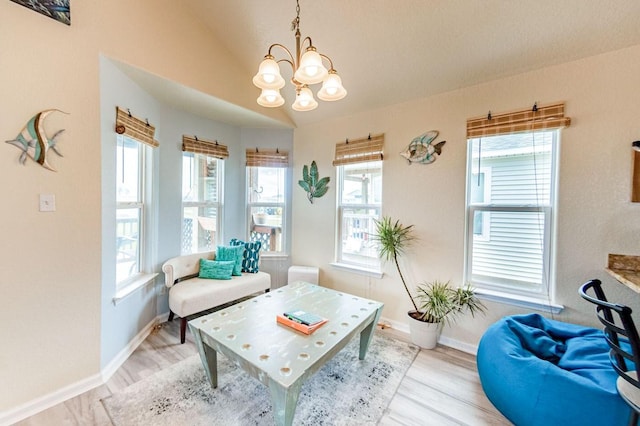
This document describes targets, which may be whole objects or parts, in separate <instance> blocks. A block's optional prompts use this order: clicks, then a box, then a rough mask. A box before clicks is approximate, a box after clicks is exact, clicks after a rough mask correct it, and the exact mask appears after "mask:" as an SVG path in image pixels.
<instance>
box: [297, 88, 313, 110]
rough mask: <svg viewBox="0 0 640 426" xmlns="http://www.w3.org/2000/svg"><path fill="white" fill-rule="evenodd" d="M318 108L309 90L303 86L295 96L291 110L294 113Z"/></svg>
mask: <svg viewBox="0 0 640 426" xmlns="http://www.w3.org/2000/svg"><path fill="white" fill-rule="evenodd" d="M317 107H318V101H316V100H315V99H314V98H313V93H312V92H311V89H309V88H308V87H306V86H304V87H302V88H301V89H300V90H299V91H298V94H297V95H296V101H295V102H294V103H293V105H292V106H291V108H293V109H294V110H296V111H311V110H314V109H316V108H317Z"/></svg>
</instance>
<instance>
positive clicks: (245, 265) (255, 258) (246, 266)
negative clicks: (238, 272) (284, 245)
mask: <svg viewBox="0 0 640 426" xmlns="http://www.w3.org/2000/svg"><path fill="white" fill-rule="evenodd" d="M229 244H230V245H232V246H244V253H243V255H242V272H249V273H251V274H255V273H256V272H258V271H259V270H260V269H259V264H260V247H262V243H261V242H260V241H251V242H248V243H245V242H244V241H242V240H238V239H237V238H233V239H231V242H230V243H229Z"/></svg>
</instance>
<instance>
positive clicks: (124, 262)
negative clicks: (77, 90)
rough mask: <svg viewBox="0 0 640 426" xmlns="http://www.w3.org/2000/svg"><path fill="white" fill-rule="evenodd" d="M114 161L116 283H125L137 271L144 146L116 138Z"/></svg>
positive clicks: (142, 212) (141, 233)
mask: <svg viewBox="0 0 640 426" xmlns="http://www.w3.org/2000/svg"><path fill="white" fill-rule="evenodd" d="M117 142H118V144H117V150H116V152H117V160H116V248H117V252H116V282H117V284H118V287H120V286H121V285H123V284H126V283H128V282H129V281H131V280H132V279H133V278H134V277H136V276H137V275H138V274H139V273H140V272H141V271H142V269H141V263H142V262H141V259H142V247H143V245H144V237H145V233H144V230H145V227H144V216H145V202H144V201H145V197H144V194H145V192H144V191H145V188H146V186H145V179H144V172H145V167H144V164H145V155H146V152H145V151H146V149H145V145H143V144H141V143H139V142H137V141H136V140H134V139H131V138H129V137H127V136H123V135H118V138H117Z"/></svg>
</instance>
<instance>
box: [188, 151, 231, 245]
mask: <svg viewBox="0 0 640 426" xmlns="http://www.w3.org/2000/svg"><path fill="white" fill-rule="evenodd" d="M223 176H224V161H223V160H221V159H218V158H214V157H211V156H209V155H206V154H197V153H193V152H187V151H185V152H183V154H182V250H181V251H182V254H189V253H199V252H203V251H211V250H214V249H215V247H216V245H218V244H220V241H221V235H220V229H221V228H222V226H221V225H222V193H223V192H222V188H223V187H224V184H223Z"/></svg>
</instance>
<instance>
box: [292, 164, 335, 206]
mask: <svg viewBox="0 0 640 426" xmlns="http://www.w3.org/2000/svg"><path fill="white" fill-rule="evenodd" d="M319 178H320V175H319V174H318V166H317V165H316V162H315V161H312V162H311V170H309V167H307V165H306V164H305V165H304V167H303V168H302V180H299V181H298V185H300V186H301V187H302V189H304V190H305V191H307V198H308V199H309V202H310V203H311V204H313V199H314V198H320V197H322V196H323V195H324V194H326V193H327V191H328V190H329V187H328V186H327V184H328V183H329V181H330V180H331V178H330V177H329V176H327V177H323V178H322V179H319Z"/></svg>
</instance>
